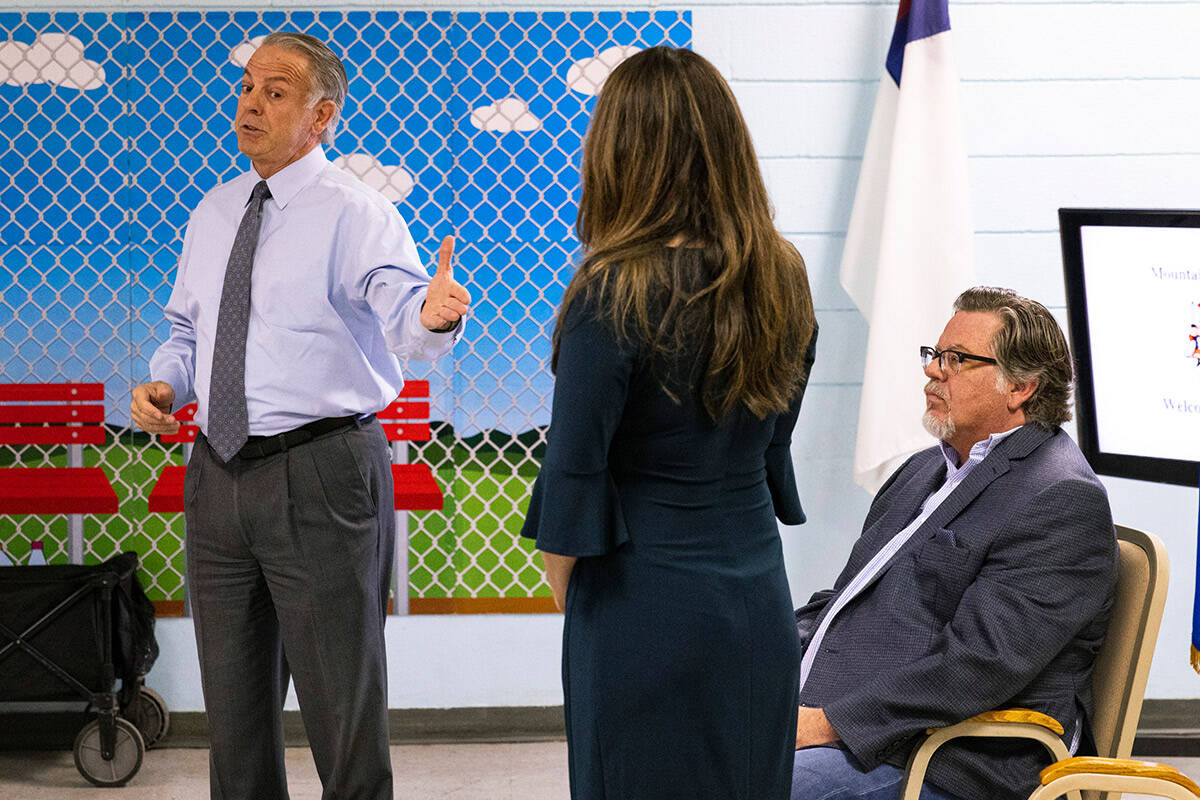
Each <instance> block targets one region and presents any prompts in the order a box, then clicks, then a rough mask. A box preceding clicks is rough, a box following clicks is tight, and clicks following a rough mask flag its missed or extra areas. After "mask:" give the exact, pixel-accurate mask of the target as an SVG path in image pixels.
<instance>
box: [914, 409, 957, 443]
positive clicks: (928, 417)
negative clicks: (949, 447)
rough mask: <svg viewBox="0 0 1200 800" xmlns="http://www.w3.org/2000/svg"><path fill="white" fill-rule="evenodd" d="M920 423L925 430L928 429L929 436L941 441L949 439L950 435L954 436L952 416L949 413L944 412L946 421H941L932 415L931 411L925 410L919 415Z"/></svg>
mask: <svg viewBox="0 0 1200 800" xmlns="http://www.w3.org/2000/svg"><path fill="white" fill-rule="evenodd" d="M921 424H922V425H924V426H925V430H927V431H929V435H930V436H932V437H933V438H935V439H940V440H941V441H943V442H946V441H949V440H950V437H952V436H954V431H955V428H954V418H953V417H952V416H950V414H949V413H947V414H946V421H945V422H942V421H941V420H940V419H938V418H937V417H935V416H934V415H933V412H932V411H926V412H925V414H924V416H922V417H921Z"/></svg>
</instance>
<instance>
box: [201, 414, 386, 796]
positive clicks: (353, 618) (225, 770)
mask: <svg viewBox="0 0 1200 800" xmlns="http://www.w3.org/2000/svg"><path fill="white" fill-rule="evenodd" d="M183 491H184V508H185V513H186V518H187V538H186V547H187V574H188V581H187V583H188V591H189V592H190V596H191V603H192V614H193V617H194V618H195V625H196V643H197V645H198V648H199V653H200V675H201V682H202V684H203V689H204V705H205V708H206V710H207V712H208V720H209V724H210V726H211V730H212V733H211V736H212V749H211V756H210V782H211V792H212V797H213V800H277V799H279V800H282V799H283V798H287V796H288V793H287V778H286V775H285V774H284V766H283V728H282V709H283V702H284V697H285V695H286V693H287V686H288V678H289V676H290V677H291V678H292V679H293V680H294V681H295V685H296V694H297V696H298V697H299V700H300V712H301V716H302V717H303V720H304V727H305V730H306V731H307V733H308V740H309V743H310V746H311V748H312V754H313V759H314V761H315V762H316V766H317V773H318V774H319V775H320V778H321V784H322V786H323V787H324V793H323V795H322V797H323V798H325V800H333V798H338V799H339V800H349V799H350V798H353V799H354V800H376V798H391V797H392V770H391V761H390V758H389V754H388V729H387V666H386V655H385V650H384V636H383V626H384V621H385V619H386V615H387V596H388V586H389V583H390V575H391V565H392V557H393V551H394V549H395V538H396V532H395V517H394V515H393V511H392V509H393V499H392V498H393V495H392V472H391V466H390V459H389V450H388V444H387V441H386V439H385V437H384V434H383V429H382V427H381V426H380V425H379V423H378V422H375V421H373V420H372V421H371V422H369V423H367V424H365V425H362V426H360V427H352V428H348V429H345V430H342V431H337V432H334V433H330V434H327V435H325V436H321V437H319V438H317V439H314V440H312V441H310V442H307V443H305V444H301V445H298V446H295V447H292V448H289V449H288V450H285V451H283V452H280V453H276V454H273V455H269V456H266V457H264V458H257V459H243V458H241V457H240V456H234V458H233V459H231V460H230V462H229V463H228V464H225V463H222V462H221V460H220V459H219V458H218V457H217V456H216V455H215V454H214V453H213V451H212V449H211V448H210V447H209V445H208V442H207V441H206V440H205V439H204V437H203V436H200V437H198V438H197V441H196V446H195V448H194V449H193V451H192V457H191V460H190V462H189V463H188V468H187V476H186V479H185V481H184V490H183Z"/></svg>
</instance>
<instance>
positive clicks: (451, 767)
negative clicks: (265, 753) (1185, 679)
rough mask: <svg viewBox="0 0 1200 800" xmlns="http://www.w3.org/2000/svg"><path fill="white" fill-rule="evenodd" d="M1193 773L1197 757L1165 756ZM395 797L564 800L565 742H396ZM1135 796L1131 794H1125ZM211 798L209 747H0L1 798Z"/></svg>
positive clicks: (309, 795)
mask: <svg viewBox="0 0 1200 800" xmlns="http://www.w3.org/2000/svg"><path fill="white" fill-rule="evenodd" d="M1156 760H1157V761H1160V762H1162V763H1165V764H1170V765H1171V766H1174V767H1178V768H1179V769H1181V770H1183V771H1184V772H1185V773H1187V774H1188V775H1190V776H1192V777H1193V778H1196V777H1200V758H1160V759H1156ZM392 764H393V766H394V769H395V774H396V797H397V798H398V800H402V799H411V800H565V799H566V798H567V795H568V792H567V770H566V765H567V746H566V744H565V743H563V742H538V743H533V744H446V745H405V746H399V747H393V748H392ZM287 768H288V775H289V778H290V787H289V788H290V790H291V796H292V799H293V800H317V798H319V797H320V795H321V789H320V784H319V783H318V782H317V774H316V770H315V768H314V767H313V763H312V758H311V757H310V756H309V754H308V750H306V749H304V748H295V747H293V748H288V751H287ZM1125 797H1126V800H1134V795H1126V796H1125ZM100 798H103V800H207V798H208V751H207V750H191V749H182V748H174V749H165V750H152V751H150V752H149V753H147V754H146V759H145V761H144V762H143V764H142V769H141V771H140V772H139V773H138V774H137V775H136V776H135V777H134V779H133V780H132V781H130V783H129V785H128V786H126V787H124V788H122V789H109V790H101V789H96V788H93V787H92V786H91V785H90V784H87V783H85V782H84V780H83V778H81V777H80V776H79V773H78V772H76V771H75V764H74V762H73V761H72V757H71V754H70V753H68V752H24V753H17V752H2V753H0V800H100Z"/></svg>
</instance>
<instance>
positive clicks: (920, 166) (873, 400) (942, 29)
mask: <svg viewBox="0 0 1200 800" xmlns="http://www.w3.org/2000/svg"><path fill="white" fill-rule="evenodd" d="M883 60H884V63H885V74H884V75H882V76H881V80H880V82H879V93H878V95H877V96H876V100H875V113H874V115H873V116H872V117H871V128H870V131H869V132H868V134H867V147H866V150H865V152H864V153H863V160H862V167H861V169H860V170H859V175H858V188H857V190H856V191H855V195H854V210H853V211H852V212H851V215H850V224H849V227H848V228H847V231H846V246H845V249H844V250H843V251H842V267H841V281H842V286H843V287H844V288H845V289H846V293H847V294H848V295H849V296H850V298H851V299H852V300H853V301H854V304H855V305H856V306H857V307H858V310H859V311H861V312H862V315H863V316H864V317H866V319H867V322H868V323H870V326H871V329H870V332H869V334H868V336H867V359H866V367H865V369H864V371H863V386H862V401H861V404H860V406H859V416H858V441H857V444H856V446H855V453H854V479H855V481H856V482H858V484H859V485H860V486H863V487H864V488H866V489H868V490H869V491H871V492H874V491H876V490H877V489H878V488H879V487H880V486H881V485H882V484H883V482H884V481H885V480H887V477H888V476H889V475H890V474H891V473H892V472H893V471H894V470H895V469H896V468H897V467H899V466H900V464H902V463H903V462H904V460H905V459H906V458H908V456H909V455H911V454H912V453H915V452H917V451H918V450H922V449H924V448H926V447H928V446H930V445H931V444H933V439H932V438H931V437H930V436H929V434H928V433H926V432H925V429H924V428H923V427H922V425H921V415H922V414H923V413H924V411H925V402H924V396H923V394H922V391H921V389H922V387H923V386H924V384H925V376H924V374H923V373H922V372H921V369H920V363H919V362H918V360H917V353H918V352H919V348H920V347H921V345H925V344H929V343H930V342H936V341H937V339H938V335H939V334H940V333H941V330H942V325H943V324H944V323H945V322H946V320H947V319H949V318H950V315H951V312H952V309H951V306H952V304H953V302H954V298H955V297H957V296H958V295H959V293H960V292H962V291H963V290H964V289H967V288H969V287H970V286H972V285H974V283H975V260H974V241H973V240H974V233H973V230H972V227H971V211H970V195H969V193H968V190H967V150H966V145H965V144H964V141H963V132H962V113H961V111H960V106H959V97H958V74H957V70H956V68H955V59H954V42H953V40H952V39H951V32H950V11H949V9H948V6H947V3H946V0H901V3H900V9H899V13H898V15H897V17H896V30H895V33H894V34H893V35H892V43H891V47H890V49H889V50H888V53H887V55H886V57H885V58H884V59H883ZM902 74H903V78H904V80H903V81H901V75H902Z"/></svg>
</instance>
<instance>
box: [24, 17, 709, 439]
mask: <svg viewBox="0 0 1200 800" xmlns="http://www.w3.org/2000/svg"><path fill="white" fill-rule="evenodd" d="M277 29H293V30H300V31H304V32H307V33H311V34H313V35H315V36H318V37H320V38H322V39H325V40H326V41H329V42H331V43H332V45H333V47H334V49H335V50H337V51H338V52H339V53H341V54H342V56H343V59H344V60H345V61H346V63H347V66H348V70H349V72H350V96H349V100H348V102H347V107H346V110H345V113H344V117H343V120H344V124H343V127H342V129H341V130H340V131H339V132H338V136H337V142H336V144H335V146H334V147H332V148H329V149H328V154H329V156H330V157H331V158H333V159H336V161H337V163H338V165H339V166H341V167H343V168H344V169H348V170H350V171H351V172H354V173H355V174H357V175H359V176H360V177H361V178H362V179H363V180H365V181H367V182H368V183H370V184H371V185H373V186H375V187H376V188H377V189H379V190H380V191H383V192H384V193H385V194H386V195H387V196H388V197H389V198H390V199H392V200H393V201H394V202H396V203H397V204H398V207H399V208H400V211H401V213H402V214H403V215H404V217H405V218H406V219H407V220H408V222H409V225H410V226H411V228H412V231H413V235H414V237H415V238H416V240H417V242H418V244H419V245H420V246H421V248H422V250H423V251H424V252H425V253H426V254H427V255H429V256H430V257H431V256H432V252H433V250H434V249H435V247H436V242H437V241H438V240H439V239H440V237H441V236H443V235H445V234H447V233H455V234H456V235H457V236H458V237H459V249H458V256H459V269H460V270H461V273H462V275H463V276H465V277H466V278H467V282H468V285H469V286H470V288H471V289H472V292H473V294H474V295H475V297H476V304H475V306H474V309H473V312H472V319H471V323H470V329H469V332H468V334H467V337H466V339H465V341H464V344H463V346H460V348H459V349H458V351H457V352H456V353H455V355H454V356H453V357H452V358H448V359H446V360H445V361H444V362H442V363H438V364H434V365H417V364H414V365H412V374H413V376H414V377H423V378H429V379H430V380H431V381H432V382H433V387H432V388H433V396H434V411H433V417H434V418H435V419H448V420H451V421H453V422H454V424H455V427H456V429H457V430H458V431H459V432H460V434H462V435H467V434H470V433H472V432H476V431H481V430H490V429H500V430H504V431H508V432H513V433H515V432H520V431H524V430H528V429H530V428H531V427H535V426H538V425H544V424H546V423H547V422H548V421H549V400H550V392H551V388H552V385H553V384H552V378H551V376H550V374H549V370H548V358H549V350H550V338H549V337H550V334H551V332H552V330H553V318H554V310H555V308H556V306H557V304H558V301H559V299H560V298H561V295H562V290H563V288H564V286H565V284H566V282H567V280H569V278H570V275H571V273H572V271H573V262H574V259H575V258H576V255H577V246H578V245H577V242H576V240H575V237H574V232H573V230H572V226H573V224H574V219H575V210H576V202H577V199H578V177H579V176H578V165H579V150H580V144H581V141H582V137H583V135H584V133H585V131H586V128H587V119H588V114H589V112H590V110H591V106H592V103H593V102H594V96H595V93H596V89H597V87H598V86H599V85H600V84H601V83H602V82H603V79H604V77H605V76H606V75H607V73H608V71H609V70H610V69H611V68H612V66H614V65H615V64H616V63H619V61H620V60H621V59H622V58H624V57H627V56H628V55H630V54H631V53H633V52H636V50H638V49H640V48H643V47H647V46H650V45H655V44H663V43H667V44H673V45H676V46H686V45H689V44H690V42H691V18H690V13H689V12H687V11H648V10H647V11H629V12H617V11H605V12H598V13H593V12H579V11H573V12H519V13H507V12H486V13H475V12H471V13H467V12H462V13H458V12H450V11H436V12H424V11H421V12H416V11H413V12H398V11H392V12H389V11H379V12H367V11H361V12H357V11H356V12H340V11H339V12H334V11H329V12H273V11H272V12H225V11H206V12H181V13H168V12H162V13H111V14H109V13H91V14H75V13H58V12H55V13H26V14H18V13H0V101H2V102H0V133H2V134H3V135H2V137H0V204H2V205H3V208H4V209H5V210H6V211H7V212H8V213H7V214H6V215H4V217H3V218H0V242H2V244H0V259H2V263H3V267H4V270H5V273H6V277H7V280H6V281H5V282H4V283H3V284H2V285H0V380H2V381H38V380H40V381H50V380H73V381H75V380H94V381H102V382H104V383H105V384H106V386H107V389H108V401H107V403H106V406H107V411H108V415H109V421H110V422H113V423H115V424H125V423H126V422H127V412H126V408H127V402H128V401H127V398H128V392H129V388H130V386H131V385H133V384H134V383H137V382H140V381H142V380H144V379H145V378H146V374H147V370H148V367H147V364H148V360H149V357H150V355H151V353H152V352H153V350H154V348H155V347H156V346H157V344H158V343H159V342H160V341H162V339H163V338H164V337H165V335H166V327H165V324H164V322H163V320H162V314H161V310H162V306H163V304H164V303H165V302H166V300H167V297H168V296H169V294H170V290H171V284H172V282H173V278H174V271H175V265H176V259H177V257H178V252H179V248H180V245H181V243H182V236H183V230H184V227H185V225H186V222H187V218H188V213H189V212H190V210H191V209H192V208H193V207H194V206H195V205H196V203H197V202H198V201H199V199H200V198H201V196H202V195H203V194H204V192H206V191H207V190H208V189H210V188H212V187H213V186H215V185H216V184H217V183H219V182H220V181H222V180H226V179H228V178H231V177H233V176H234V175H236V174H238V173H239V172H241V171H243V170H245V169H246V168H248V164H247V163H246V161H245V160H244V159H242V158H241V156H240V155H239V154H238V153H237V148H236V140H235V138H234V136H233V134H232V132H231V130H230V118H231V115H232V112H233V108H234V104H235V102H236V99H235V87H236V86H237V84H238V79H239V78H240V75H241V65H242V64H244V63H245V59H246V58H248V57H249V54H250V53H252V52H253V49H254V47H255V46H256V44H257V43H256V41H255V40H256V39H257V38H258V37H261V36H263V35H265V34H267V33H269V32H270V31H272V30H277ZM283 302H286V299H284V300H283Z"/></svg>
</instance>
